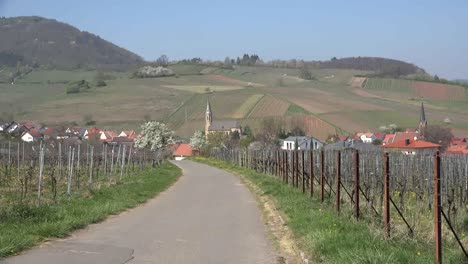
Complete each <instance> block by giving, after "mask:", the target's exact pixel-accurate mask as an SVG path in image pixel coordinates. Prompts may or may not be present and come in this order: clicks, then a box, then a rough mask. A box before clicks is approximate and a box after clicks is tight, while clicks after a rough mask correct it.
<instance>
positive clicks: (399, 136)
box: [388, 132, 419, 143]
mask: <svg viewBox="0 0 468 264" xmlns="http://www.w3.org/2000/svg"><path fill="white" fill-rule="evenodd" d="M414 138H419V133H417V132H396V133H395V136H394V137H393V139H392V140H391V141H389V142H388V143H393V142H399V141H405V140H407V139H409V140H414Z"/></svg>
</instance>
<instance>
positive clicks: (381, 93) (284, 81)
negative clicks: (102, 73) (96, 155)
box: [0, 64, 468, 138]
mask: <svg viewBox="0 0 468 264" xmlns="http://www.w3.org/2000/svg"><path fill="white" fill-rule="evenodd" d="M170 67H171V68H172V69H173V70H174V71H175V72H176V74H177V75H176V76H173V77H165V78H154V79H131V78H130V76H131V73H130V72H128V73H121V72H107V73H106V74H107V75H109V76H111V79H109V80H107V81H106V82H107V86H105V87H100V88H92V89H90V90H88V91H85V92H83V93H79V94H72V95H67V94H65V92H64V91H65V88H64V87H65V85H66V83H67V82H68V81H70V80H80V79H85V80H87V81H89V82H93V80H94V78H95V76H96V74H97V72H95V71H66V72H63V71H46V70H40V71H33V72H31V73H30V74H28V75H26V76H24V77H23V78H22V79H19V80H18V81H17V83H16V84H14V85H11V84H6V83H3V84H1V83H0V91H1V92H2V97H1V98H0V113H3V114H4V115H6V114H8V113H9V112H12V111H13V112H14V113H15V119H17V120H20V121H21V120H40V121H42V122H45V123H48V124H50V125H54V124H60V123H61V122H69V121H75V122H78V123H80V122H81V120H83V117H84V116H86V115H92V117H93V119H95V120H96V121H97V122H98V124H99V126H101V127H103V128H109V129H112V128H119V129H120V128H122V129H124V128H128V129H134V128H135V127H136V126H138V124H140V123H142V122H143V121H144V120H145V119H147V118H150V119H153V120H162V121H164V122H167V123H168V124H169V126H170V127H171V128H172V129H174V130H175V131H176V132H177V133H180V135H181V136H183V137H185V138H187V137H188V136H190V135H191V134H192V133H193V131H194V130H195V129H202V128H203V120H204V111H205V107H206V101H207V100H208V99H209V100H210V101H211V104H212V107H213V111H214V115H215V119H237V120H239V121H240V122H241V123H243V124H254V123H255V122H257V123H258V121H259V120H261V119H264V118H271V117H275V118H279V120H282V122H285V123H287V122H290V121H289V120H290V119H291V118H290V117H288V116H291V115H293V116H296V117H295V118H299V119H300V118H304V120H310V119H311V118H312V119H314V120H320V121H323V124H324V125H316V126H311V128H310V129H307V130H308V131H311V133H312V131H313V133H314V134H316V135H320V137H323V136H324V135H326V134H327V133H335V132H336V131H335V129H338V130H339V131H342V132H343V133H346V132H349V133H352V132H355V131H366V130H371V129H378V127H379V126H381V125H386V124H389V123H393V122H394V123H397V124H399V125H401V126H405V125H409V126H410V127H411V126H416V125H417V122H418V106H419V101H418V100H419V99H420V98H421V97H422V98H424V99H425V100H426V108H427V115H428V118H429V122H430V123H433V124H436V123H441V122H442V121H443V120H444V119H445V118H446V117H450V119H451V120H452V124H450V125H451V126H452V128H453V130H454V131H455V132H456V133H457V134H463V133H467V132H468V120H467V119H466V115H467V114H468V107H467V105H468V99H467V98H466V95H465V93H466V91H465V90H464V88H462V87H458V86H450V85H442V84H436V83H427V82H419V81H412V80H403V79H390V78H363V77H354V76H355V75H362V74H366V72H362V71H355V70H344V69H320V70H313V71H312V73H313V75H314V76H315V78H316V79H315V80H302V79H300V78H299V77H298V76H299V70H297V69H285V68H271V67H252V66H237V67H236V68H234V69H222V68H218V67H214V66H203V65H190V64H187V65H183V64H176V65H171V66H170ZM361 86H362V88H361ZM13 102H15V103H13ZM155 102H157V103H155ZM58 109H60V111H57V110H58ZM307 122H309V123H314V122H315V121H307ZM326 124H329V125H330V127H329V126H328V125H326ZM288 126H289V125H288Z"/></svg>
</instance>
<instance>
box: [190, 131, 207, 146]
mask: <svg viewBox="0 0 468 264" xmlns="http://www.w3.org/2000/svg"><path fill="white" fill-rule="evenodd" d="M190 146H192V147H193V148H194V149H197V150H201V149H202V148H204V147H205V146H206V138H205V135H203V132H202V131H200V130H197V131H195V133H194V134H193V136H192V137H191V138H190Z"/></svg>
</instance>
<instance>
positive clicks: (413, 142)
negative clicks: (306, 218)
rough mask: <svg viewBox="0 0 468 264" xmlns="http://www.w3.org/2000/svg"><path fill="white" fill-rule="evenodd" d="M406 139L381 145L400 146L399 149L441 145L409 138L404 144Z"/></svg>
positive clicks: (387, 146) (438, 146)
mask: <svg viewBox="0 0 468 264" xmlns="http://www.w3.org/2000/svg"><path fill="white" fill-rule="evenodd" d="M406 143H407V142H406V140H400V141H398V142H393V143H388V144H386V145H383V146H382V147H383V148H400V149H423V148H440V147H442V146H441V145H438V144H434V143H431V142H428V141H424V140H411V139H409V144H406Z"/></svg>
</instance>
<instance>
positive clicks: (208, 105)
mask: <svg viewBox="0 0 468 264" xmlns="http://www.w3.org/2000/svg"><path fill="white" fill-rule="evenodd" d="M206 112H207V113H211V105H210V100H206Z"/></svg>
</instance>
